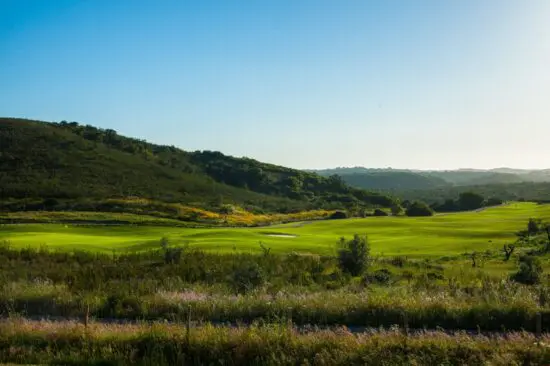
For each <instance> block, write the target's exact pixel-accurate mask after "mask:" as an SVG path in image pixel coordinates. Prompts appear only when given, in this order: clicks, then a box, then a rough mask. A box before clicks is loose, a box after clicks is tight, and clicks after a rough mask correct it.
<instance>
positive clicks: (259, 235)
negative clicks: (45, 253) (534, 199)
mask: <svg viewBox="0 0 550 366" xmlns="http://www.w3.org/2000/svg"><path fill="white" fill-rule="evenodd" d="M529 217H540V218H545V219H548V218H550V205H538V204H534V203H511V204H509V205H504V206H500V207H494V208H488V209H486V210H483V211H480V212H465V213H455V214H444V215H443V214H442V215H436V216H433V217H422V218H409V217H368V218H364V219H347V220H323V221H313V222H301V223H289V224H281V225H272V226H270V227H269V228H177V227H150V226H109V227H106V226H98V225H90V226H74V225H56V224H48V225H41V224H19V225H3V226H2V227H1V228H0V240H9V242H10V243H11V245H13V246H15V247H27V246H31V247H38V246H42V245H46V246H48V247H49V248H52V249H66V250H74V249H82V250H96V251H112V250H117V251H133V250H147V249H152V248H158V243H159V239H160V238H161V237H166V238H168V239H169V240H170V242H171V243H172V244H173V245H184V244H188V245H190V246H191V247H192V248H195V249H201V250H207V251H216V252H231V251H246V252H256V253H259V252H260V247H259V245H258V243H259V242H262V243H263V244H264V245H265V246H267V247H270V248H271V249H272V252H273V253H289V252H293V251H294V252H301V253H317V254H329V253H332V252H333V249H334V243H335V241H336V240H337V238H338V237H340V236H347V237H349V236H351V235H353V234H354V233H365V234H368V236H369V240H370V243H371V246H372V253H373V254H376V255H385V256H394V255H406V256H410V257H441V256H448V255H457V254H462V253H464V252H469V251H478V252H482V251H485V250H488V249H489V250H495V249H499V248H501V247H502V245H503V244H504V243H508V242H511V241H513V240H514V233H515V231H517V230H519V229H522V228H524V226H525V223H526V221H527V220H528V218H529ZM266 232H269V234H273V233H282V234H292V235H295V237H274V236H268V235H266Z"/></svg>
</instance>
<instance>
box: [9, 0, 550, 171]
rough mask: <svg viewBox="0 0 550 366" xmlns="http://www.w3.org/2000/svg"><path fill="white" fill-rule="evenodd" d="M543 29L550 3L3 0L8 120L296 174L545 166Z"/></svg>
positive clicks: (548, 105) (548, 40)
mask: <svg viewBox="0 0 550 366" xmlns="http://www.w3.org/2000/svg"><path fill="white" fill-rule="evenodd" d="M549 23H550V1H546V0H514V1H512V0H447V1H439V0H437V1H436V0H426V1H421V0H418V1H412V0H411V1H409V0H403V1H398V0H380V1H367V0H345V1H341V0H334V1H327V0H277V1H244V0H243V1H225V0H220V1H209V0H201V1H185V0H179V1H170V0H164V1H153V0H150V1H144V0H143V1H142V0H82V1H69V0H55V1H48V0H41V1H39V0H35V1H31V0H0V82H1V87H0V115H2V116H11V117H25V118H33V119H40V120H46V121H60V120H68V121H78V122H80V123H87V124H92V125H95V126H99V127H103V128H113V129H115V130H117V131H119V132H120V133H122V134H126V135H129V136H134V137H139V138H144V139H147V140H149V141H152V142H157V143H163V144H173V145H176V146H178V147H181V148H183V149H185V150H219V151H222V152H224V153H227V154H231V155H236V156H249V157H253V158H255V159H258V160H262V161H267V162H272V163H276V164H281V165H286V166H291V167H295V168H327V167H334V166H356V165H361V166H367V167H388V166H391V167H394V168H418V169H445V168H449V169H451V168H460V167H463V168H465V167H471V168H491V167H500V166H511V167H517V168H546V167H549V165H550V163H549V159H548V158H549V157H550V143H548V140H549V137H550V68H549V66H548V65H550V27H548V25H547V24H549Z"/></svg>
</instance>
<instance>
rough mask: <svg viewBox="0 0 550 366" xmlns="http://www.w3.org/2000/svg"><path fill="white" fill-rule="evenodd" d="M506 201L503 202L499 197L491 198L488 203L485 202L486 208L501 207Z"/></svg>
mask: <svg viewBox="0 0 550 366" xmlns="http://www.w3.org/2000/svg"><path fill="white" fill-rule="evenodd" d="M503 203H504V201H502V200H501V199H500V198H497V197H490V198H488V199H487V202H485V206H499V205H502V204H503Z"/></svg>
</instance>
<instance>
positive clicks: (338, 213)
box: [330, 211, 348, 219]
mask: <svg viewBox="0 0 550 366" xmlns="http://www.w3.org/2000/svg"><path fill="white" fill-rule="evenodd" d="M330 218H331V219H347V218H348V214H347V212H346V211H334V212H333V213H332V214H331V215H330Z"/></svg>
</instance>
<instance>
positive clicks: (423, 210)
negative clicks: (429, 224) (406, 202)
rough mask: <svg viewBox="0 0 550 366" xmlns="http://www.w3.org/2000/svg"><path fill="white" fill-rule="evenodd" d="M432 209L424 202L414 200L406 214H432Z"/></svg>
mask: <svg viewBox="0 0 550 366" xmlns="http://www.w3.org/2000/svg"><path fill="white" fill-rule="evenodd" d="M433 214H434V211H433V210H432V209H431V208H430V206H428V205H427V204H425V203H424V202H420V201H415V202H413V203H412V204H411V205H410V207H409V208H408V209H407V211H406V215H407V216H432V215H433Z"/></svg>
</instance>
